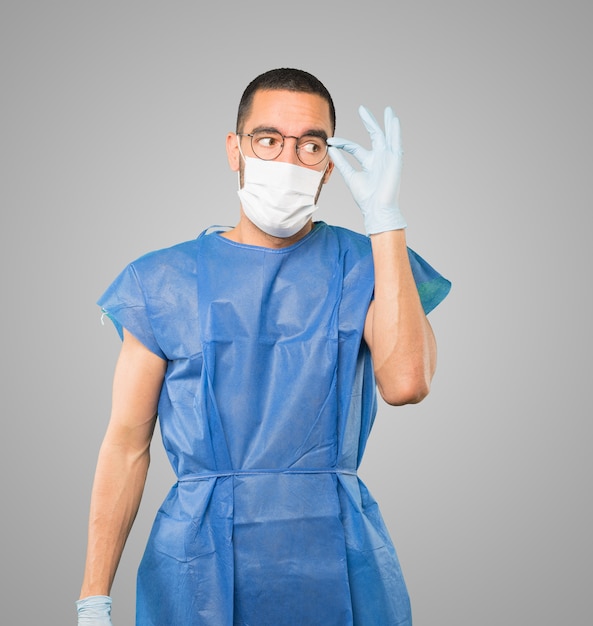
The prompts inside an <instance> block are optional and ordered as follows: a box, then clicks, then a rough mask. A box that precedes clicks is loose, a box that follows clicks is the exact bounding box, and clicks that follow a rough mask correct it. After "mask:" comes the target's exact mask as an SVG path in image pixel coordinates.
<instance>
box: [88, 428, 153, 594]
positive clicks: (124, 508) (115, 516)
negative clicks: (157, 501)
mask: <svg viewBox="0 0 593 626" xmlns="http://www.w3.org/2000/svg"><path fill="white" fill-rule="evenodd" d="M149 462H150V454H149V447H148V446H146V447H145V448H143V449H140V450H137V449H134V448H133V447H131V446H122V444H121V443H116V442H115V441H113V440H112V439H110V437H109V433H108V435H107V437H106V438H105V441H104V442H103V445H102V446H101V451H100V453H99V459H98V463H97V471H96V473H95V480H94V484H93V491H92V496H91V507H90V516H89V529H88V546H87V559H86V566H85V574H84V580H83V584H82V588H81V592H80V597H81V598H84V597H87V596H91V595H109V594H110V591H111V585H112V583H113V579H114V577H115V572H116V570H117V566H118V564H119V561H120V558H121V555H122V552H123V549H124V545H125V543H126V540H127V538H128V535H129V532H130V529H131V527H132V524H133V522H134V519H135V517H136V514H137V512H138V507H139V505H140V500H141V498H142V492H143V490H144V485H145V482H146V474H147V471H148V465H149Z"/></svg>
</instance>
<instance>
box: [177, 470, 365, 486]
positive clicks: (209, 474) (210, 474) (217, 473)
mask: <svg viewBox="0 0 593 626" xmlns="http://www.w3.org/2000/svg"><path fill="white" fill-rule="evenodd" d="M273 474H299V475H303V474H344V475H347V476H356V475H357V473H356V470H349V469H341V468H336V467H316V468H293V467H289V468H278V469H274V468H272V469H265V468H255V469H224V470H214V471H204V472H196V473H195V474H184V475H183V476H180V477H179V478H178V479H177V482H180V483H183V482H191V481H195V480H204V479H206V478H225V477H228V476H262V475H273Z"/></svg>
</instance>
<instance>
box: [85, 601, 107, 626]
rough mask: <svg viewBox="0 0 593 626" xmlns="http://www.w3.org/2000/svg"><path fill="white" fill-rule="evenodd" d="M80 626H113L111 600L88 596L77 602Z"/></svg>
mask: <svg viewBox="0 0 593 626" xmlns="http://www.w3.org/2000/svg"><path fill="white" fill-rule="evenodd" d="M76 609H77V611H78V626H112V624H111V598H110V597H109V596H88V598H82V599H81V600H77V602H76Z"/></svg>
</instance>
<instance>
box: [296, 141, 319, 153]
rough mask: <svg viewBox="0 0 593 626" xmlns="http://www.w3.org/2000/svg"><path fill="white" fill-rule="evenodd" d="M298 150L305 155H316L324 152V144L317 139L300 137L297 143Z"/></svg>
mask: <svg viewBox="0 0 593 626" xmlns="http://www.w3.org/2000/svg"><path fill="white" fill-rule="evenodd" d="M299 150H301V151H302V152H306V153H307V154H317V153H318V152H322V151H324V150H325V142H324V141H323V140H322V139H320V138H319V137H302V138H301V140H300V141H299Z"/></svg>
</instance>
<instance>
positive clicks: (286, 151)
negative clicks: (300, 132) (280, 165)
mask: <svg viewBox="0 0 593 626" xmlns="http://www.w3.org/2000/svg"><path fill="white" fill-rule="evenodd" d="M297 140H298V137H292V136H291V135H287V136H284V147H283V148H282V152H281V153H280V154H279V155H278V156H277V157H276V161H283V162H284V163H292V164H293V165H302V163H301V162H300V161H299V158H298V156H297V152H296V142H297Z"/></svg>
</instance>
